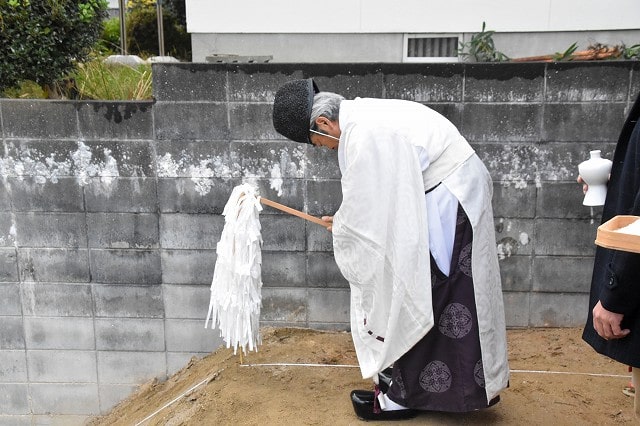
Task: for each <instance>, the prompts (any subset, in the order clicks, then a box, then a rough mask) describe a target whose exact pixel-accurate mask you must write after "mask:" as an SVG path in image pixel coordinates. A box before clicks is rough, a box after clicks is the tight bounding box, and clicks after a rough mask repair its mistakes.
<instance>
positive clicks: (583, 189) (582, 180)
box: [576, 175, 589, 194]
mask: <svg viewBox="0 0 640 426" xmlns="http://www.w3.org/2000/svg"><path fill="white" fill-rule="evenodd" d="M576 181H577V182H578V183H580V184H582V193H583V194H586V193H587V190H588V189H589V185H587V182H585V181H584V179H582V176H580V175H578V179H576Z"/></svg>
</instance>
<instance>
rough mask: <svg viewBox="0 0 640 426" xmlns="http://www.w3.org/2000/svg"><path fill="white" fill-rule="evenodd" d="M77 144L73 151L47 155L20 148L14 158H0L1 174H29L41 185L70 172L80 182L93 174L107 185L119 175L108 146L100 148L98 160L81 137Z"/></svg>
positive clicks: (5, 176)
mask: <svg viewBox="0 0 640 426" xmlns="http://www.w3.org/2000/svg"><path fill="white" fill-rule="evenodd" d="M77 145H78V148H77V149H76V150H75V151H73V152H62V153H60V152H58V153H51V154H49V156H48V157H44V156H43V155H42V154H41V153H40V152H38V151H37V150H34V149H32V148H22V149H20V151H19V155H17V156H16V158H12V157H5V158H0V173H2V177H3V178H7V177H15V178H17V179H20V180H22V179H24V178H27V177H28V178H33V179H34V181H35V182H36V183H37V184H41V185H42V184H45V183H47V182H52V183H56V182H58V180H59V179H60V178H61V177H65V176H72V177H75V178H76V180H77V181H78V184H79V185H81V186H85V185H87V184H88V183H89V182H90V180H91V178H94V177H99V178H100V182H102V183H103V184H105V185H106V186H109V185H111V183H112V182H113V180H114V179H115V178H117V177H118V176H120V173H119V172H118V162H117V160H116V159H115V158H114V157H113V156H112V155H111V150H109V149H106V148H104V149H103V151H102V153H103V154H104V161H99V160H95V159H94V154H93V152H92V150H91V148H90V147H88V146H87V145H86V144H85V143H84V142H83V141H78V142H77ZM56 158H58V159H60V158H62V159H63V160H57V159H56Z"/></svg>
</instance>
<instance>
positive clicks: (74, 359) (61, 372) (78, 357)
mask: <svg viewBox="0 0 640 426" xmlns="http://www.w3.org/2000/svg"><path fill="white" fill-rule="evenodd" d="M27 365H28V366H29V380H30V381H31V382H44V383H47V382H49V383H50V382H67V383H96V382H97V380H98V376H97V367H96V354H95V352H93V351H52V350H46V351H32V350H30V351H27Z"/></svg>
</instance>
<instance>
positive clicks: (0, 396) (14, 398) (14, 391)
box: [0, 383, 31, 420]
mask: <svg viewBox="0 0 640 426" xmlns="http://www.w3.org/2000/svg"><path fill="white" fill-rule="evenodd" d="M28 386H29V385H27V384H26V383H24V384H23V383H0V407H2V414H3V417H4V415H6V416H7V417H9V416H12V415H20V414H31V410H30V409H29V387H28ZM0 420H1V418H0Z"/></svg>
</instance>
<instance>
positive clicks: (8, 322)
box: [0, 316, 24, 350]
mask: <svg viewBox="0 0 640 426" xmlns="http://www.w3.org/2000/svg"><path fill="white" fill-rule="evenodd" d="M4 349H24V330H23V327H22V318H21V317H15V316H13V317H0V350H4Z"/></svg>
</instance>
